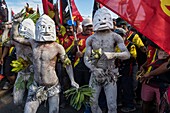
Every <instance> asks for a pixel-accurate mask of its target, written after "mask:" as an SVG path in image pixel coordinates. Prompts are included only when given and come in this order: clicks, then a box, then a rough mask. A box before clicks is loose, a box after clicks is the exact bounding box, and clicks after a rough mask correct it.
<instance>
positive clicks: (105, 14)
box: [93, 8, 113, 31]
mask: <svg viewBox="0 0 170 113" xmlns="http://www.w3.org/2000/svg"><path fill="white" fill-rule="evenodd" d="M93 29H94V31H101V30H107V29H113V22H112V18H111V14H110V13H109V11H108V10H107V9H106V8H101V9H98V10H97V11H96V13H95V15H94V18H93Z"/></svg>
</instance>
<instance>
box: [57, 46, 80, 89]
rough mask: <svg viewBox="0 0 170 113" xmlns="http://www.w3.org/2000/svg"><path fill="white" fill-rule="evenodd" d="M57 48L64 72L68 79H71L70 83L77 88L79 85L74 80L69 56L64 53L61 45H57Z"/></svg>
mask: <svg viewBox="0 0 170 113" xmlns="http://www.w3.org/2000/svg"><path fill="white" fill-rule="evenodd" d="M58 49H59V55H60V59H61V61H62V63H64V65H65V68H66V72H67V74H68V76H69V78H70V81H71V85H72V86H74V87H76V88H79V85H78V84H77V83H76V82H75V80H74V75H73V67H72V64H71V61H70V60H69V58H68V57H67V55H66V53H65V50H64V47H63V46H61V45H58Z"/></svg>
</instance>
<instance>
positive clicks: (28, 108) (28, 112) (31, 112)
mask: <svg viewBox="0 0 170 113" xmlns="http://www.w3.org/2000/svg"><path fill="white" fill-rule="evenodd" d="M39 105H40V103H39V101H38V100H36V101H27V102H26V104H25V108H24V113H36V112H37V109H38V107H39Z"/></svg>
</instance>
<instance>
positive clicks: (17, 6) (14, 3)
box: [6, 0, 117, 17]
mask: <svg viewBox="0 0 170 113" xmlns="http://www.w3.org/2000/svg"><path fill="white" fill-rule="evenodd" d="M41 1H42V0H6V3H7V6H8V9H9V11H10V9H11V8H12V10H13V11H14V12H15V13H18V12H20V11H21V10H22V9H23V8H24V6H25V5H26V3H29V5H30V7H33V8H34V9H36V7H37V4H38V5H39V9H40V13H41V14H42V13H43V9H42V2H41ZM53 1H54V2H55V0H53ZM93 3H94V0H75V4H76V6H77V8H78V10H79V12H80V14H81V15H82V16H85V17H86V16H91V15H92V8H93ZM112 16H113V17H117V15H115V14H113V13H112Z"/></svg>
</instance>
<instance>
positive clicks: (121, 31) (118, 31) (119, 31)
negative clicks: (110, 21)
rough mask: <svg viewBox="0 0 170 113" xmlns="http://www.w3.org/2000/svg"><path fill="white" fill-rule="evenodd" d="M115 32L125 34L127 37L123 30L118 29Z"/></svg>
mask: <svg viewBox="0 0 170 113" xmlns="http://www.w3.org/2000/svg"><path fill="white" fill-rule="evenodd" d="M114 32H116V33H118V34H123V35H126V31H125V30H124V29H123V28H116V29H115V30H114Z"/></svg>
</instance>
